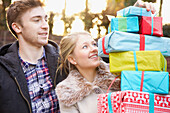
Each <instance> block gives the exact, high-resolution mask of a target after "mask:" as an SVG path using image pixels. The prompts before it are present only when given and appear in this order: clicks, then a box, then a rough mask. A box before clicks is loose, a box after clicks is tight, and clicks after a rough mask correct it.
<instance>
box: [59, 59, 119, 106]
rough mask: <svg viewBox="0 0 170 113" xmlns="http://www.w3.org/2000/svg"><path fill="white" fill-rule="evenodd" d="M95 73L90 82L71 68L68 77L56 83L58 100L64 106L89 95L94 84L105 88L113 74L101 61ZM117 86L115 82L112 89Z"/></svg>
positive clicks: (113, 76)
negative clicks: (93, 78)
mask: <svg viewBox="0 0 170 113" xmlns="http://www.w3.org/2000/svg"><path fill="white" fill-rule="evenodd" d="M97 73H98V74H97V76H96V78H95V80H94V81H93V83H90V82H88V81H87V80H86V79H85V78H84V77H83V76H81V75H80V73H79V72H78V71H77V70H72V71H71V72H70V73H69V75H68V77H67V78H66V79H65V80H64V81H62V82H60V83H59V84H58V85H57V88H56V92H57V96H58V97H59V100H60V101H61V102H63V103H64V104H65V105H66V106H71V105H73V104H75V103H76V102H78V101H80V100H82V99H83V98H84V97H85V96H87V95H89V94H90V93H91V91H92V90H93V88H94V86H98V87H100V88H101V89H105V90H107V89H108V87H109V85H110V84H111V82H112V80H113V79H114V78H115V75H113V74H111V73H110V71H109V68H108V67H107V66H106V63H104V62H103V61H101V63H100V66H99V67H98V71H97ZM118 87H119V86H116V84H115V85H113V87H112V89H113V88H115V89H116V88H118Z"/></svg>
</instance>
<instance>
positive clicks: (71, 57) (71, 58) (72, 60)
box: [68, 55, 77, 65]
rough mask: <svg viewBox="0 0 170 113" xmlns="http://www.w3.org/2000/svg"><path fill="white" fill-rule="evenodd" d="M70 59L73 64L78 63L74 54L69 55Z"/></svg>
mask: <svg viewBox="0 0 170 113" xmlns="http://www.w3.org/2000/svg"><path fill="white" fill-rule="evenodd" d="M68 61H69V62H70V63H71V64H73V65H76V64H77V62H76V60H75V58H74V57H73V56H72V55H69V56H68Z"/></svg>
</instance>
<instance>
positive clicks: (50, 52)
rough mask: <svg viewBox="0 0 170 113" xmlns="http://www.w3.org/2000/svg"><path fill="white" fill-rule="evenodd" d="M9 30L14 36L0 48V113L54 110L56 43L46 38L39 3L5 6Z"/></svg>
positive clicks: (57, 78) (50, 112) (58, 77)
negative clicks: (11, 40)
mask: <svg viewBox="0 0 170 113" xmlns="http://www.w3.org/2000/svg"><path fill="white" fill-rule="evenodd" d="M7 24H8V27H9V30H10V31H11V32H12V34H13V35H14V36H15V37H16V38H17V39H18V40H17V41H16V42H14V43H13V44H7V45H5V46H3V47H2V48H1V49H0V113H31V112H32V113H56V112H58V111H59V107H58V100H57V95H56V93H55V91H54V88H55V86H56V84H57V83H58V82H60V81H62V80H63V79H65V78H66V76H65V75H59V74H56V69H57V65H58V57H59V54H58V45H57V44H56V43H54V42H52V41H49V40H48V35H49V26H48V23H47V15H46V13H45V11H44V9H43V4H42V3H41V2H40V1H38V0H27V1H26V0H24V1H23V0H22V1H16V2H14V3H13V4H11V5H10V6H9V8H8V10H7Z"/></svg>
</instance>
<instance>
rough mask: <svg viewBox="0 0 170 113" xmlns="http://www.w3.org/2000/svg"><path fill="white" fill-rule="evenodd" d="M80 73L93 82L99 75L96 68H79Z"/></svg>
mask: <svg viewBox="0 0 170 113" xmlns="http://www.w3.org/2000/svg"><path fill="white" fill-rule="evenodd" d="M78 70H79V72H80V74H81V75H82V76H83V77H84V78H86V79H87V81H89V82H93V81H94V78H95V77H96V75H97V71H96V68H94V69H89V68H88V69H78Z"/></svg>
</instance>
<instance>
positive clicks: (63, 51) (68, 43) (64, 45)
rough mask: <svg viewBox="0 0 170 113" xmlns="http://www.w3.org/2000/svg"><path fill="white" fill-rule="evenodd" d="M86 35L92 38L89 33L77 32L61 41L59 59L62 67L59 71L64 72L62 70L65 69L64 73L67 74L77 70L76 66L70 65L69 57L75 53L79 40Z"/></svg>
mask: <svg viewBox="0 0 170 113" xmlns="http://www.w3.org/2000/svg"><path fill="white" fill-rule="evenodd" d="M84 35H90V36H91V34H90V33H89V32H87V31H83V32H75V33H71V34H68V35H67V36H65V37H63V38H62V39H61V41H60V45H59V46H60V52H59V53H60V59H59V61H60V65H59V67H58V69H57V71H58V70H61V72H62V70H63V69H64V71H65V72H66V73H67V72H68V71H70V70H71V69H75V66H74V65H72V64H71V63H69V61H68V56H69V55H70V54H71V53H72V52H73V50H74V48H75V46H76V42H77V40H78V38H80V37H81V36H84Z"/></svg>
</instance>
